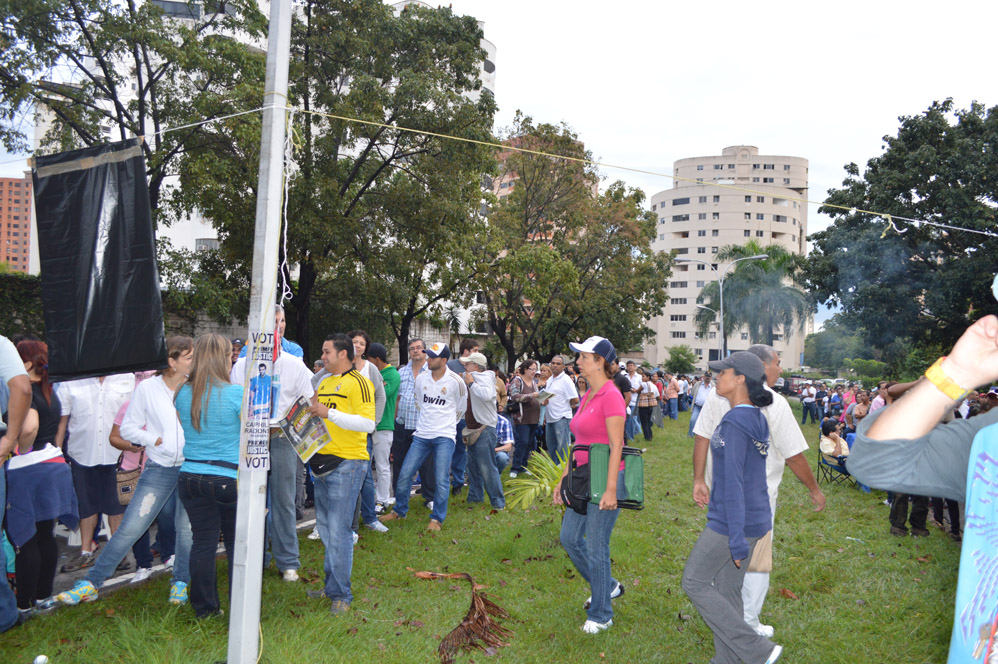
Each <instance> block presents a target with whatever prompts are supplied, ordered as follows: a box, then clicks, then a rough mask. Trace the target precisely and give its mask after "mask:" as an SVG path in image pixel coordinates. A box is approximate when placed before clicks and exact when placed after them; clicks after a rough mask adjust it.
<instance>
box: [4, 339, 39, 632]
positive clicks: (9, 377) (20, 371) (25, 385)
mask: <svg viewBox="0 0 998 664" xmlns="http://www.w3.org/2000/svg"><path fill="white" fill-rule="evenodd" d="M0 382H3V383H4V384H5V385H6V386H7V390H8V393H9V394H8V397H7V399H8V400H7V408H6V411H7V430H6V432H4V434H3V436H2V437H0V459H4V458H6V457H7V455H8V454H10V453H11V451H12V450H13V449H14V447H15V446H16V445H17V439H18V437H19V436H20V435H21V427H22V426H23V425H24V419H25V418H26V417H27V415H28V409H29V408H30V407H31V382H30V381H29V380H28V374H27V372H26V371H25V370H24V362H22V361H21V356H20V355H18V353H17V349H16V348H14V344H12V343H11V342H10V340H9V339H7V337H3V336H0ZM6 508H7V476H6V475H5V474H4V473H0V522H2V521H3V516H4V511H5V510H6ZM6 571H7V557H6V555H4V550H3V546H0V572H6ZM22 622H24V619H23V618H22V617H21V615H20V613H19V612H18V610H17V599H16V598H15V597H14V591H12V590H11V589H10V584H8V583H6V580H5V579H4V580H3V581H2V582H0V632H6V631H7V630H8V629H10V628H11V627H13V626H15V625H18V624H20V623H22Z"/></svg>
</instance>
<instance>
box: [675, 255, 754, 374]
mask: <svg viewBox="0 0 998 664" xmlns="http://www.w3.org/2000/svg"><path fill="white" fill-rule="evenodd" d="M763 258H769V254H756V255H755V256H745V257H744V258H738V259H736V260H733V261H731V262H730V263H728V264H727V265H726V266H725V267H724V271H723V272H721V273H718V271H717V268H716V267H714V266H713V265H712V264H711V263H708V262H707V261H702V260H700V259H699V258H676V259H674V260H675V261H676V262H677V263H703V264H704V265H706V266H707V267H709V268H710V269H711V271H712V272H713V273H714V275H715V276H716V277H717V293H718V295H717V299H718V300H719V301H720V305H719V308H720V310H721V311H720V313H719V314H718V316H719V318H720V319H721V357H720V358H719V359H722V360H723V359H724V357H725V356H726V355H727V354H728V335H727V334H725V332H724V278H725V277H726V276H727V275H728V270H730V269H731V266H732V265H734V264H735V263H741V262H742V261H755V260H761V259H763Z"/></svg>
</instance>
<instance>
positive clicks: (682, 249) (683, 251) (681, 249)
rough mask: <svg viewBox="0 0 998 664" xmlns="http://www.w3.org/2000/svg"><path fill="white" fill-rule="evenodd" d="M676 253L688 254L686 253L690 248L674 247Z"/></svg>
mask: <svg viewBox="0 0 998 664" xmlns="http://www.w3.org/2000/svg"><path fill="white" fill-rule="evenodd" d="M676 253H677V254H688V253H690V249H689V247H680V248H678V249H676Z"/></svg>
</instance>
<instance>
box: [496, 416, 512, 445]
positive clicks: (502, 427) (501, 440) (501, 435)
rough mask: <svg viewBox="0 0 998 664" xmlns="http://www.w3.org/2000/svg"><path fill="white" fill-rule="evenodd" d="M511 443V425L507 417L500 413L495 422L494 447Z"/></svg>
mask: <svg viewBox="0 0 998 664" xmlns="http://www.w3.org/2000/svg"><path fill="white" fill-rule="evenodd" d="M513 443H514V440H513V425H512V424H511V423H510V421H509V418H508V417H506V416H505V415H500V416H499V420H498V421H497V422H496V447H502V446H503V445H506V444H509V445H512V444H513Z"/></svg>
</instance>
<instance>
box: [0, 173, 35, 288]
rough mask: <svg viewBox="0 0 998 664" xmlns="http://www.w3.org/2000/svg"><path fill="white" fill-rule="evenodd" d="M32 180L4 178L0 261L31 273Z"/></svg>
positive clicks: (0, 196)
mask: <svg viewBox="0 0 998 664" xmlns="http://www.w3.org/2000/svg"><path fill="white" fill-rule="evenodd" d="M32 198H33V196H32V191H31V178H30V177H24V178H0V262H3V263H7V265H9V266H10V269H11V271H13V272H23V273H25V274H27V272H28V250H29V247H30V246H31V205H32Z"/></svg>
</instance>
